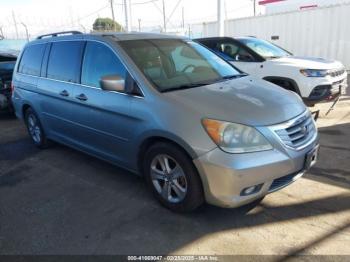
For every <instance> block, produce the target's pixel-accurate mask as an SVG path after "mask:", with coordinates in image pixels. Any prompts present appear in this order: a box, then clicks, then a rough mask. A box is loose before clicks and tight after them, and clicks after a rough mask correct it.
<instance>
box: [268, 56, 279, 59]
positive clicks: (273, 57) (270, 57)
mask: <svg viewBox="0 0 350 262" xmlns="http://www.w3.org/2000/svg"><path fill="white" fill-rule="evenodd" d="M281 57H282V56H266V57H265V58H267V59H276V58H281Z"/></svg>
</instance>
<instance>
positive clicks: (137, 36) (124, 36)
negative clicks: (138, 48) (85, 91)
mask: <svg viewBox="0 0 350 262" xmlns="http://www.w3.org/2000/svg"><path fill="white" fill-rule="evenodd" d="M54 34H55V33H53V35H54ZM103 37H111V38H113V40H115V41H126V40H142V39H188V38H187V37H183V36H174V35H166V34H155V33H139V32H132V33H91V34H80V33H79V34H64V35H61V36H50V35H47V36H45V37H43V38H37V39H36V40H34V41H33V42H50V41H56V40H71V39H82V40H83V39H96V38H99V39H101V38H103Z"/></svg>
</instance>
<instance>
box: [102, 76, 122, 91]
mask: <svg viewBox="0 0 350 262" xmlns="http://www.w3.org/2000/svg"><path fill="white" fill-rule="evenodd" d="M100 85H101V88H102V90H106V91H117V92H124V91H125V80H124V79H123V78H122V77H121V76H119V75H108V76H103V77H102V78H101V80H100Z"/></svg>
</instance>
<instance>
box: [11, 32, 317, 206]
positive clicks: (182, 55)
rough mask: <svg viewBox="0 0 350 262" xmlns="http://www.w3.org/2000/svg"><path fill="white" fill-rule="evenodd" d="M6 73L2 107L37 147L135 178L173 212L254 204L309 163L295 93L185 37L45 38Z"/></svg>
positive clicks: (307, 125)
mask: <svg viewBox="0 0 350 262" xmlns="http://www.w3.org/2000/svg"><path fill="white" fill-rule="evenodd" d="M14 71H15V72H14V76H13V95H12V100H13V105H14V107H15V110H16V115H17V117H18V118H21V119H24V122H25V124H26V126H27V128H28V131H29V134H30V137H31V138H32V140H33V142H34V144H35V145H36V146H38V147H40V148H45V147H47V146H48V144H49V142H50V141H51V140H52V141H56V142H58V143H61V144H65V145H68V146H70V147H73V148H75V149H77V150H80V151H83V152H85V153H87V154H90V155H93V156H96V157H98V158H101V159H103V160H106V161H108V162H111V163H113V164H115V165H118V166H121V167H123V168H126V169H128V170H130V171H131V172H133V173H136V174H140V175H143V176H144V177H145V179H146V181H147V183H148V185H149V187H150V189H151V190H152V192H153V193H154V195H155V197H156V198H157V199H158V200H159V201H160V202H161V203H162V204H163V205H164V206H166V207H168V208H169V209H171V210H174V211H190V210H194V209H195V208H197V207H199V206H200V205H201V204H202V203H204V202H205V201H206V202H207V203H210V204H213V205H218V206H221V207H237V206H241V205H244V204H247V203H250V202H253V201H255V200H259V199H262V198H263V197H264V196H265V195H266V194H268V193H271V192H274V191H276V190H278V189H281V188H283V187H285V186H287V185H289V184H290V183H292V182H293V181H295V180H296V179H298V178H299V177H301V176H302V175H303V174H304V172H305V171H307V170H308V169H309V168H310V167H311V166H312V165H313V164H314V163H315V162H316V159H317V153H318V133H317V129H316V126H315V122H314V119H313V118H312V116H311V114H310V112H309V110H308V109H307V108H306V107H305V105H304V104H303V102H302V100H301V99H300V98H299V97H298V96H297V95H296V94H295V93H293V92H290V91H287V90H284V89H282V88H280V87H278V86H276V85H274V84H272V83H269V82H267V81H264V80H260V79H257V78H254V77H251V76H249V75H246V74H243V73H242V72H241V71H239V70H238V69H236V68H235V67H234V66H233V65H231V64H229V63H228V62H226V61H225V60H223V59H222V58H220V57H219V56H217V55H216V54H215V53H213V52H212V51H210V50H209V49H207V48H205V47H203V46H202V45H201V44H199V43H196V42H193V41H191V40H189V39H186V38H181V37H174V36H167V35H157V34H144V33H132V34H124V33H122V34H110V33H108V34H100V35H96V34H81V33H79V32H62V33H55V34H50V35H45V36H40V37H38V39H36V40H35V41H32V42H30V43H28V44H27V45H26V47H25V48H24V51H23V52H22V53H21V55H20V57H19V59H18V61H17V64H16V67H15V70H14Z"/></svg>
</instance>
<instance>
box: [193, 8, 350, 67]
mask: <svg viewBox="0 0 350 262" xmlns="http://www.w3.org/2000/svg"><path fill="white" fill-rule="evenodd" d="M217 32H218V29H217V23H216V22H211V23H203V24H196V25H192V26H191V33H192V36H193V37H206V36H217V34H218V33H217ZM225 35H226V36H247V35H250V36H256V37H258V38H263V39H266V40H269V41H272V42H274V43H276V44H277V45H280V46H281V47H284V48H285V49H287V50H289V51H291V52H292V53H294V54H295V55H301V56H314V57H323V58H328V59H336V60H340V61H342V62H343V63H344V65H345V66H346V68H347V70H350V4H342V5H335V6H329V7H324V8H319V9H314V10H305V11H298V12H287V13H281V14H275V15H267V16H257V17H249V18H242V19H234V20H227V21H226V22H225ZM272 36H278V40H271V37H272Z"/></svg>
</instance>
